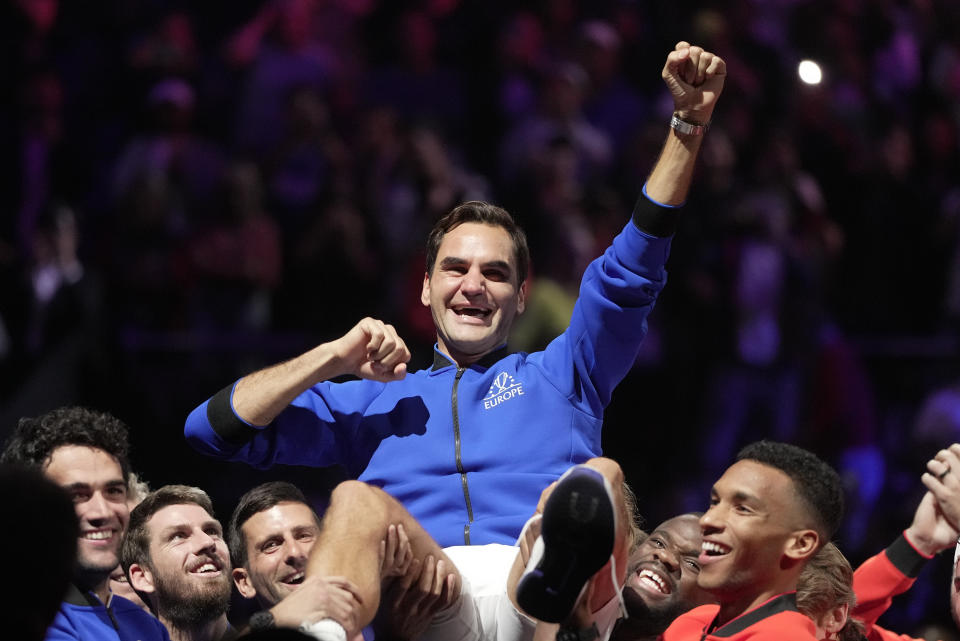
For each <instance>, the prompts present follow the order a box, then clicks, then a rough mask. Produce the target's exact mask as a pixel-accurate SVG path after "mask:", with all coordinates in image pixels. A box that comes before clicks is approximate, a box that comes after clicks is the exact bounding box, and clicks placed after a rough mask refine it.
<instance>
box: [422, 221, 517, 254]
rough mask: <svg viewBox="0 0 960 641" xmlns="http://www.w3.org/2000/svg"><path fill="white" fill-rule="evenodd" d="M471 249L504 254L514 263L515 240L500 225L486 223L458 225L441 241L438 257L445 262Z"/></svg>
mask: <svg viewBox="0 0 960 641" xmlns="http://www.w3.org/2000/svg"><path fill="white" fill-rule="evenodd" d="M467 247H469V248H470V249H472V250H474V251H479V250H482V251H485V252H489V253H491V254H494V253H495V254H502V258H504V259H506V260H509V261H510V263H511V264H513V262H514V258H515V257H514V247H513V239H512V238H511V237H510V234H509V233H508V232H507V230H506V229H504V228H503V227H500V226H499V225H488V224H486V223H477V222H465V223H461V224H459V225H457V226H456V227H454V228H453V229H451V230H450V231H448V232H447V233H446V234H444V235H443V239H442V240H441V241H440V248H439V251H438V252H437V257H438V259H440V260H443V258H444V257H446V256H449V255H451V254H454V255H456V254H457V253H458V252H459V251H461V250H463V249H465V248H467Z"/></svg>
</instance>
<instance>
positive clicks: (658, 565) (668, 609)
mask: <svg viewBox="0 0 960 641" xmlns="http://www.w3.org/2000/svg"><path fill="white" fill-rule="evenodd" d="M699 518H700V515H699V514H681V515H680V516H675V517H673V518H672V519H668V520H666V521H664V522H663V523H661V524H660V525H658V526H657V528H656V529H654V530H653V532H652V533H651V534H650V536H648V537H647V538H646V539H644V541H643V543H641V544H640V545H639V546H637V549H636V550H635V551H634V552H633V554H632V555H631V556H630V570H629V574H628V576H627V584H626V586H624V588H623V601H624V604H625V605H626V608H627V618H624V619H621V620H620V622H619V623H618V625H617V628H616V629H615V630H614V633H613V637H612V641H644V640H647V639H657V638H659V636H660V635H661V634H663V631H664V630H666V629H667V627H668V626H669V625H670V624H671V623H672V622H673V620H674V619H676V618H677V617H678V616H680V615H681V614H683V613H684V612H686V611H688V610H691V609H693V608H695V607H697V606H700V605H705V604H707V603H712V602H713V601H714V598H713V596H711V595H710V594H709V593H707V592H705V591H704V590H702V589H701V588H700V587H699V586H698V585H697V577H698V576H699V574H700V562H699V561H698V558H697V557H699V556H700V544H701V539H700V523H699Z"/></svg>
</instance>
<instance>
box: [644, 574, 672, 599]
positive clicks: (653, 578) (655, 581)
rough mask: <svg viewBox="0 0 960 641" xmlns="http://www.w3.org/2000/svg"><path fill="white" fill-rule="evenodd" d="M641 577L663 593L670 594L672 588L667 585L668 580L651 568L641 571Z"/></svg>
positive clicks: (647, 583)
mask: <svg viewBox="0 0 960 641" xmlns="http://www.w3.org/2000/svg"><path fill="white" fill-rule="evenodd" d="M639 579H640V581H642V582H643V583H645V584H646V585H649V586H650V587H652V588H654V589H655V590H658V591H660V592H662V593H663V594H670V589H669V588H668V587H667V583H666V581H664V580H663V577H662V576H660V575H659V574H657V573H656V572H653V571H651V570H643V571H642V572H640V576H639Z"/></svg>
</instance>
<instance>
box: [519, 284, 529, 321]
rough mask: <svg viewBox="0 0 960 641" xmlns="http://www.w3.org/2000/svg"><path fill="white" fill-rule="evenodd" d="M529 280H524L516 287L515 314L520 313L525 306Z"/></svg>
mask: <svg viewBox="0 0 960 641" xmlns="http://www.w3.org/2000/svg"><path fill="white" fill-rule="evenodd" d="M529 283H530V281H529V280H525V281H523V282H522V283H520V287H518V288H517V314H522V313H523V310H525V309H526V308H527V295H528V294H529V293H530V285H529Z"/></svg>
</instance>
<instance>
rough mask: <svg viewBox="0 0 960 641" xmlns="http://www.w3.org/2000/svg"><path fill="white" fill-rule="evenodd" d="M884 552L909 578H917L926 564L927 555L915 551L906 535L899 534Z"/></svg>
mask: <svg viewBox="0 0 960 641" xmlns="http://www.w3.org/2000/svg"><path fill="white" fill-rule="evenodd" d="M884 552H885V553H886V555H887V558H888V559H890V562H891V563H893V566H894V567H895V568H897V569H898V570H900V571H901V572H903V573H904V574H905V575H906V576H908V577H910V578H911V579H915V578H917V575H919V574H920V570H922V569H923V566H924V565H926V564H927V561H929V560H930V559H928V558H927V557H925V556H923V555H922V554H920V553H919V552H917V551H916V550H915V549H914V547H913V546H912V545H910V541H908V540H907V537H905V536H904V535H902V534H901V535H900V536H898V537H897V539H896V540H895V541H894V542H893V543H891V544H890V547H888V548H887V549H886V550H884Z"/></svg>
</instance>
